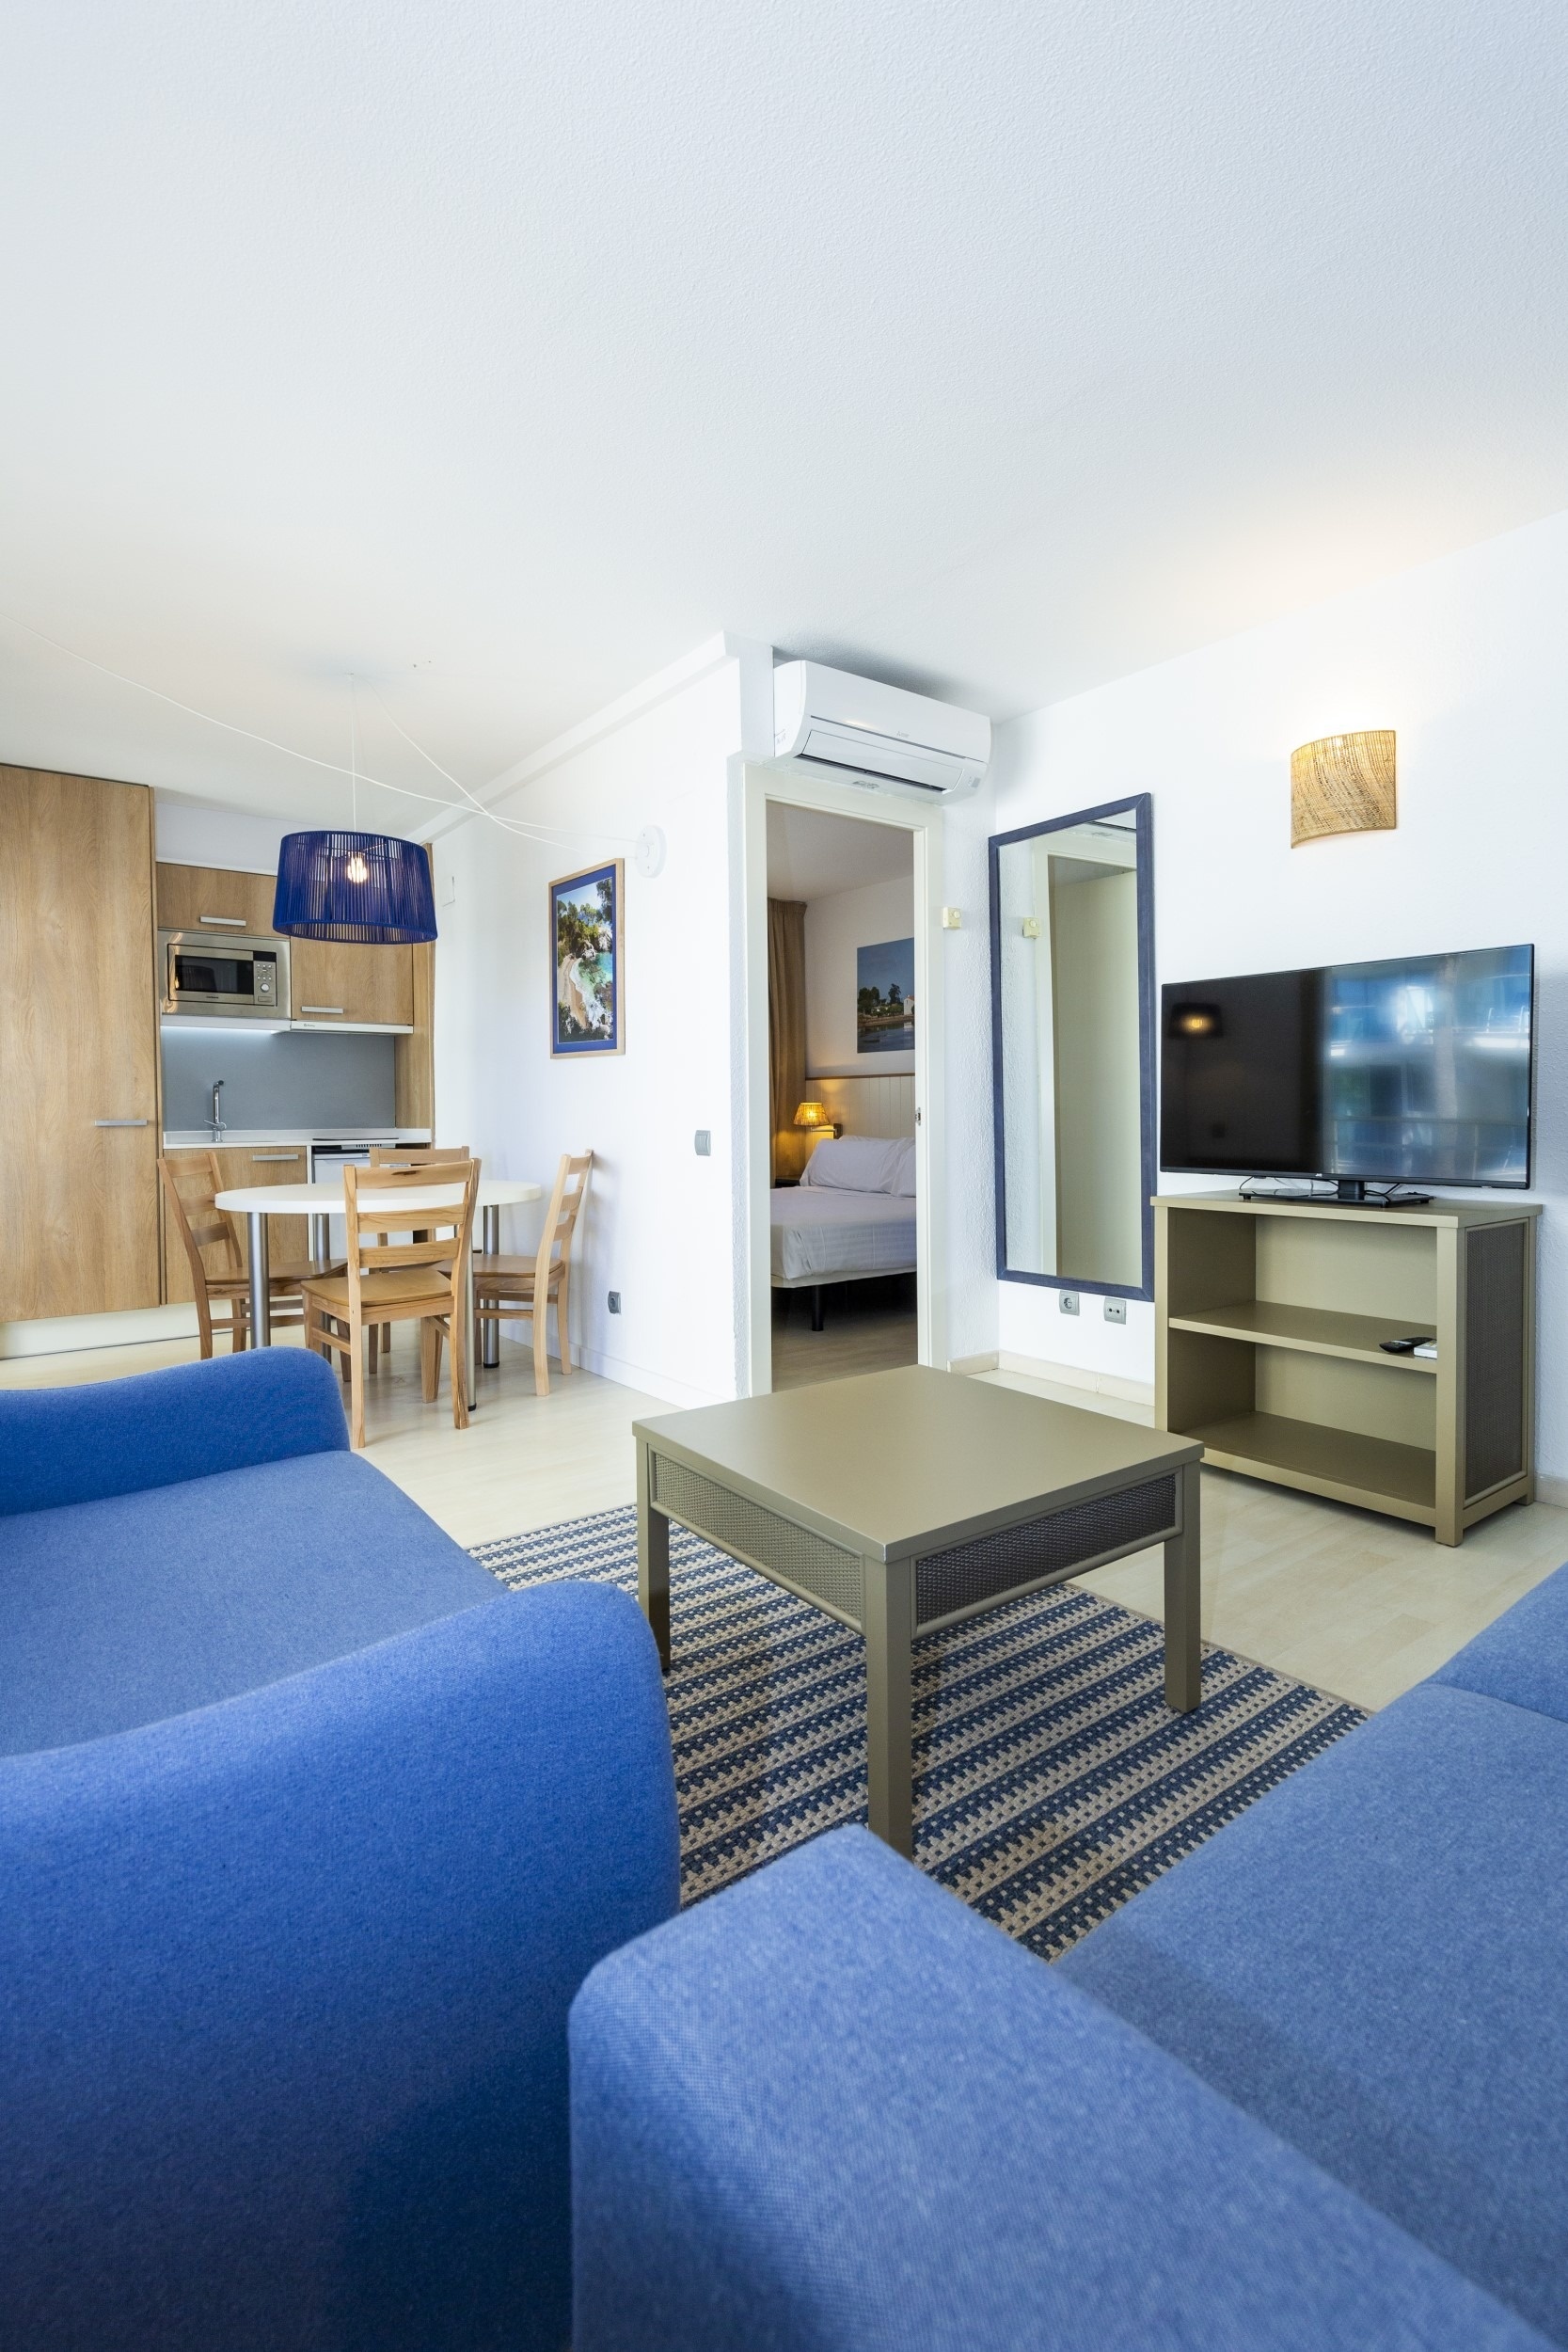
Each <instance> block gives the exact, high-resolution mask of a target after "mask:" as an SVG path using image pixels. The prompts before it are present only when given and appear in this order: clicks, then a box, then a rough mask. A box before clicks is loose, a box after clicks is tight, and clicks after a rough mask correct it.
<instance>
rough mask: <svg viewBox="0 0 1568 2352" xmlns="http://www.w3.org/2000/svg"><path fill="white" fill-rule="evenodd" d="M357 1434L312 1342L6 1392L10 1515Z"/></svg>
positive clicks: (4, 1496) (302, 1450)
mask: <svg viewBox="0 0 1568 2352" xmlns="http://www.w3.org/2000/svg"><path fill="white" fill-rule="evenodd" d="M347 1444H348V1428H347V1425H346V1423H345V1422H344V1420H343V1407H342V1402H341V1398H340V1396H339V1393H338V1381H337V1378H336V1377H335V1375H334V1374H333V1373H332V1371H331V1370H330V1368H329V1367H328V1366H327V1365H326V1364H325V1363H324V1362H323V1360H322V1359H321V1358H320V1357H319V1356H311V1355H308V1354H307V1353H306V1351H305V1349H304V1348H301V1347H263V1348H259V1349H255V1350H250V1351H247V1352H246V1353H245V1355H243V1356H217V1357H214V1358H212V1359H209V1360H208V1361H207V1362H206V1363H203V1364H175V1365H173V1366H172V1367H171V1368H170V1369H169V1370H168V1371H166V1372H143V1373H135V1374H133V1375H132V1376H131V1377H130V1378H129V1379H125V1380H87V1381H83V1382H82V1383H81V1385H80V1386H78V1387H72V1388H48V1389H20V1390H11V1391H6V1392H5V1393H3V1394H0V1518H4V1517H7V1516H8V1515H10V1514H11V1513H13V1512H18V1511H50V1510H54V1509H55V1508H57V1506H58V1505H59V1504H61V1503H63V1502H95V1501H97V1500H98V1499H99V1498H100V1497H102V1496H103V1495H126V1494H137V1493H141V1492H142V1491H143V1490H145V1489H146V1488H147V1487H149V1486H174V1485H176V1484H177V1483H178V1482H179V1481H181V1480H182V1479H186V1478H206V1477H210V1476H211V1474H212V1473H213V1472H214V1470H243V1469H244V1468H245V1466H246V1464H248V1463H252V1462H280V1461H282V1460H284V1459H285V1457H286V1456H288V1455H290V1454H329V1453H336V1452H339V1451H341V1449H342V1448H343V1447H345V1446H346V1445H347Z"/></svg>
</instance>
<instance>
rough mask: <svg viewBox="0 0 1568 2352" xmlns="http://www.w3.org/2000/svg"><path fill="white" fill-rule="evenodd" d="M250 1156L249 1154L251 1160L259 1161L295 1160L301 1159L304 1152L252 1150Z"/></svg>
mask: <svg viewBox="0 0 1568 2352" xmlns="http://www.w3.org/2000/svg"><path fill="white" fill-rule="evenodd" d="M250 1156H251V1158H252V1159H253V1160H257V1161H260V1160H297V1159H302V1158H303V1157H304V1154H303V1152H252V1153H251V1155H250Z"/></svg>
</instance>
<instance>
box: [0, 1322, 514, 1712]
mask: <svg viewBox="0 0 1568 2352" xmlns="http://www.w3.org/2000/svg"><path fill="white" fill-rule="evenodd" d="M309 1360H310V1361H312V1362H316V1363H319V1362H320V1359H319V1358H311V1359H309ZM322 1369H323V1370H324V1371H325V1366H323V1367H322ZM117 1385H118V1384H117ZM124 1385H125V1386H127V1387H132V1386H135V1383H133V1382H127V1383H125V1384H124ZM496 1593H497V1587H496V1582H495V1580H494V1578H493V1577H491V1576H490V1575H489V1574H487V1572H486V1571H485V1570H484V1569H483V1568H482V1567H481V1566H480V1565H479V1564H478V1562H477V1561H475V1560H471V1559H470V1558H469V1557H468V1554H467V1552H466V1551H464V1550H462V1549H460V1548H459V1546H458V1545H456V1544H454V1543H453V1542H452V1541H451V1537H450V1536H448V1535H445V1534H442V1532H441V1530H440V1529H439V1528H438V1527H437V1526H436V1523H435V1521H434V1520H433V1519H430V1518H426V1516H425V1514H424V1513H423V1512H422V1511H421V1510H420V1508H419V1506H418V1504H417V1503H413V1502H409V1500H408V1498H407V1496H406V1495H404V1494H403V1493H402V1492H400V1490H399V1489H398V1488H397V1487H396V1486H393V1485H392V1483H391V1481H390V1479H388V1478H386V1477H384V1476H383V1475H382V1473H381V1472H380V1471H379V1470H375V1469H373V1468H372V1465H371V1464H370V1463H369V1462H366V1461H363V1460H361V1458H360V1457H359V1456H358V1455H357V1454H349V1453H347V1452H343V1453H330V1454H302V1455H299V1456H297V1457H296V1458H294V1459H293V1460H291V1461H284V1462H264V1463H260V1464H257V1465H256V1466H254V1467H252V1468H250V1469H246V1470H224V1471H220V1472H219V1473H217V1474H216V1475H215V1476H214V1477H211V1478H195V1479H189V1480H187V1481H185V1482H184V1483H183V1484H182V1485H179V1486H155V1487H152V1488H151V1489H150V1490H149V1491H147V1492H144V1493H139V1494H121V1495H117V1496H114V1497H111V1498H108V1499H106V1500H103V1501H101V1502H77V1503H69V1504H66V1505H63V1506H62V1507H60V1508H59V1509H56V1510H52V1511H35V1512H30V1513H26V1514H24V1515H22V1516H19V1517H14V1518H0V1754H4V1755H16V1754H18V1753H20V1752H23V1751H25V1750H27V1749H31V1748H55V1747H65V1746H69V1745H70V1744H71V1742H72V1741H73V1740H95V1739H98V1738H101V1737H102V1736H103V1734H104V1733H105V1732H113V1731H128V1730H131V1729H133V1728H134V1727H135V1725H137V1724H149V1723H154V1722H156V1721H157V1720H158V1719H159V1718H160V1717H162V1716H165V1715H178V1714H182V1713H183V1712H184V1711H185V1710H186V1709H187V1708H193V1707H206V1706H208V1705H210V1704H211V1703H212V1701H214V1699H226V1698H231V1697H233V1696H235V1695H236V1694H237V1693H238V1692H242V1691H249V1690H254V1689H256V1688H258V1687H259V1686H260V1685H261V1684H262V1683H267V1682H276V1681H277V1680H278V1679H279V1678H280V1677H282V1676H284V1675H293V1674H299V1673H301V1672H303V1671H304V1670H305V1669H306V1668H308V1667H310V1666H319V1665H323V1664H325V1662H326V1661H327V1660H329V1659H333V1658H341V1657H342V1656H343V1655H344V1654H345V1653H346V1652H347V1651H350V1650H356V1649H362V1648H363V1647H364V1646H365V1645H366V1644H367V1643H370V1642H380V1641H384V1640H386V1639H387V1638H388V1636H389V1635H391V1634H394V1633H403V1632H406V1631H408V1630H409V1629H411V1628H412V1627H414V1626H419V1625H425V1624H428V1623H429V1622H430V1621H431V1620H432V1619H433V1618H436V1617H445V1616H449V1615H451V1613H452V1612H453V1611H454V1610H459V1609H470V1608H472V1607H473V1606H474V1605H475V1604H476V1603H478V1602H483V1601H486V1600H493V1599H494V1598H495V1597H496Z"/></svg>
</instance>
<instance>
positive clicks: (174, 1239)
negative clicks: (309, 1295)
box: [164, 1143, 310, 1305]
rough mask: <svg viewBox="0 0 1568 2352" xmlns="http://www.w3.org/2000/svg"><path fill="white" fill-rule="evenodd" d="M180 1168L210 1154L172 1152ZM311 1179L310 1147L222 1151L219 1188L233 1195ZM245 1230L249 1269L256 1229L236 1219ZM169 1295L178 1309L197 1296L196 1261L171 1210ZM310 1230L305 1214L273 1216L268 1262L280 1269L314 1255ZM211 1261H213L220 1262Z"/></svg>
mask: <svg viewBox="0 0 1568 2352" xmlns="http://www.w3.org/2000/svg"><path fill="white" fill-rule="evenodd" d="M167 1156H168V1157H169V1159H171V1160H172V1161H173V1162H174V1165H175V1166H176V1167H177V1168H178V1167H180V1166H182V1164H183V1163H185V1162H188V1161H204V1160H205V1159H206V1157H207V1154H206V1152H169V1153H168V1155H167ZM309 1181H310V1153H309V1147H308V1146H307V1145H305V1144H303V1143H299V1144H281V1143H276V1144H258V1145H257V1146H256V1148H255V1149H254V1150H253V1151H246V1150H243V1149H240V1148H238V1147H230V1148H228V1149H225V1150H223V1151H221V1152H219V1153H218V1186H219V1190H220V1191H227V1190H228V1189H229V1187H230V1185H232V1186H233V1187H234V1189H235V1190H236V1191H237V1190H238V1189H239V1187H240V1186H241V1185H242V1184H309ZM234 1222H235V1224H236V1225H237V1226H238V1227H239V1229H240V1256H241V1257H242V1259H243V1260H244V1261H245V1267H246V1270H247V1271H248V1269H249V1265H250V1226H249V1221H248V1219H247V1218H245V1217H244V1216H236V1217H235V1219H234ZM164 1229H165V1230H164V1295H165V1297H166V1299H168V1300H169V1302H170V1304H171V1305H172V1304H173V1302H174V1301H175V1300H177V1299H186V1298H190V1297H191V1296H193V1295H194V1294H193V1292H192V1289H191V1265H190V1260H189V1259H188V1258H187V1257H186V1255H185V1245H184V1243H183V1242H182V1240H181V1238H180V1236H179V1234H178V1233H177V1232H175V1230H174V1221H173V1212H172V1210H167V1209H166V1214H165V1218H164ZM308 1240H309V1226H308V1224H307V1222H306V1219H305V1218H304V1217H302V1216H273V1217H269V1218H268V1219H267V1258H268V1261H269V1263H271V1264H272V1265H274V1266H281V1265H284V1264H286V1263H290V1262H291V1261H293V1263H298V1262H299V1261H300V1260H301V1259H303V1258H304V1257H306V1256H307V1255H308V1254H309V1252H308ZM209 1263H210V1264H213V1263H215V1262H214V1261H212V1260H210V1261H209Z"/></svg>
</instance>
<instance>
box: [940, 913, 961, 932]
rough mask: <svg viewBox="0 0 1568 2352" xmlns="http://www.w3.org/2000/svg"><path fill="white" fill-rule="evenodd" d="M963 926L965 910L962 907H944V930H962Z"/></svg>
mask: <svg viewBox="0 0 1568 2352" xmlns="http://www.w3.org/2000/svg"><path fill="white" fill-rule="evenodd" d="M963 927H964V912H963V909H962V907H943V908H942V930H944V931H961V930H962V929H963Z"/></svg>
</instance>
